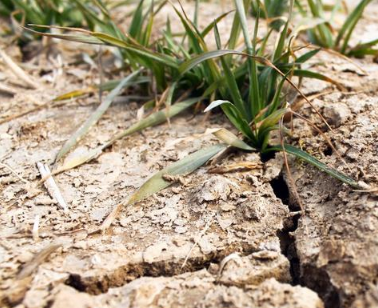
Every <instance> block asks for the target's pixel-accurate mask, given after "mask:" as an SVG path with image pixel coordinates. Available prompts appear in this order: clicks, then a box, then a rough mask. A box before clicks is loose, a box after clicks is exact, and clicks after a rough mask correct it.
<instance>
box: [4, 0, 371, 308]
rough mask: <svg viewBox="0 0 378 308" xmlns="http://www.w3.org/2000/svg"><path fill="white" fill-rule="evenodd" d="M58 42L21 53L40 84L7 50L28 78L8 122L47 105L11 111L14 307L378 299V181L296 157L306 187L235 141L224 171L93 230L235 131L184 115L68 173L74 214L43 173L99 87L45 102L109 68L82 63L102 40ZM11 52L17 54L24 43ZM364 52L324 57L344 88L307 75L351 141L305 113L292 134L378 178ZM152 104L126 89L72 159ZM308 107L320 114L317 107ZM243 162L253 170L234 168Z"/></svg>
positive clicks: (7, 157) (8, 208) (8, 284)
mask: <svg viewBox="0 0 378 308" xmlns="http://www.w3.org/2000/svg"><path fill="white" fill-rule="evenodd" d="M209 5H212V4H209ZM376 16H378V3H377V2H376V1H374V2H373V3H372V5H371V8H370V10H369V11H368V12H367V13H366V14H365V16H364V19H363V21H364V22H363V23H362V24H361V25H360V26H359V27H358V28H357V32H356V33H357V35H358V34H359V33H360V34H361V33H365V32H366V31H376V30H378V24H377V23H376ZM374 27H375V28H374ZM367 29H368V30H367ZM374 29H375V30H374ZM3 43H4V42H3ZM57 46H58V48H55V49H54V50H53V51H52V55H50V58H47V57H46V56H45V53H41V54H40V55H39V56H36V57H34V58H33V60H31V61H29V62H27V63H24V64H22V67H23V69H25V70H26V71H28V72H29V73H30V74H31V75H33V77H34V78H35V79H36V80H39V82H40V84H41V86H40V88H39V89H36V90H30V89H29V90H28V89H25V88H23V87H22V85H20V82H19V80H17V78H15V77H14V76H13V75H12V73H11V72H10V71H9V70H7V68H6V65H5V64H4V63H1V62H0V66H1V68H2V69H3V70H2V72H1V73H0V81H1V80H3V81H7V83H8V84H11V85H12V87H13V88H15V89H18V91H17V93H15V94H14V95H5V94H0V114H1V117H2V119H5V118H6V117H8V116H12V115H14V114H17V113H19V112H22V111H25V110H29V109H31V108H35V107H38V106H40V108H39V109H38V110H35V111H33V112H30V113H28V114H25V115H23V116H21V117H19V118H16V119H13V120H10V121H3V123H2V124H0V142H1V147H0V202H1V208H0V234H1V241H0V300H1V306H2V307H18V308H37V307H53V308H58V307H59V308H63V307H70V306H71V307H77V308H84V307H107V308H116V307H130V308H131V307H141V308H144V307H172V308H173V307H175V308H177V307H264V308H268V307H269V308H271V307H287V308H289V307H290V308H296V307H298V308H322V307H326V308H338V307H340V308H368V307H378V198H377V196H376V194H375V192H374V191H372V192H361V191H355V190H353V189H351V188H350V187H348V186H346V185H344V184H341V183H340V182H338V181H337V180H335V179H332V178H330V177H329V176H328V175H326V174H324V173H322V172H320V171H318V170H317V169H315V168H314V167H311V166H309V165H307V164H305V163H303V162H301V161H298V160H295V159H293V158H289V164H290V170H291V176H292V178H293V180H294V182H295V187H293V184H292V182H291V181H290V180H289V179H290V177H289V174H288V172H287V170H286V169H285V168H284V163H283V161H284V160H283V156H282V155H281V154H276V155H275V156H274V157H263V158H261V157H260V156H259V155H258V154H257V153H241V152H230V153H228V155H226V156H225V157H224V158H223V159H222V160H220V161H218V162H217V166H216V168H214V166H210V165H206V166H204V167H202V168H200V169H199V170H197V171H196V172H194V173H192V174H190V175H185V176H183V177H182V178H179V179H178V181H177V182H175V183H174V184H173V185H172V186H171V187H170V188H167V189H165V190H163V191H162V192H160V193H157V194H155V195H153V196H152V197H149V198H147V199H146V200H144V201H142V202H139V203H137V204H135V205H133V206H129V207H124V208H123V209H122V211H121V213H120V215H119V216H118V217H117V219H116V220H115V221H114V222H113V224H112V225H111V227H110V229H109V230H108V231H106V232H105V233H102V234H91V231H93V230H95V229H96V228H97V227H98V226H99V225H100V224H101V222H103V220H104V219H105V218H106V216H107V215H108V214H109V212H110V211H111V209H112V208H113V207H114V206H115V205H116V204H118V203H119V202H122V201H124V200H126V199H127V197H128V196H129V195H130V194H131V193H133V192H134V191H135V190H136V189H137V188H138V187H140V186H141V185H142V184H143V183H144V181H145V180H146V179H148V177H150V176H151V175H152V174H153V173H155V172H156V171H158V170H160V169H162V168H163V167H165V166H167V165H169V164H171V163H172V162H174V161H177V160H179V159H181V158H183V157H185V156H186V155H188V154H190V153H192V152H194V151H196V150H198V149H200V148H202V147H204V146H206V145H209V144H215V143H217V142H218V141H217V140H216V139H215V138H214V137H213V136H212V135H211V134H209V133H207V131H208V129H211V128H217V127H227V128H229V129H231V128H230V126H229V124H228V123H227V121H226V120H225V119H224V118H223V117H222V115H221V114H213V115H212V116H211V117H209V118H207V117H205V116H204V115H202V114H198V115H196V116H193V115H192V114H188V113H187V114H184V115H181V116H178V117H175V118H173V119H171V123H170V124H168V123H166V124H163V125H159V126H156V127H153V128H148V129H146V130H144V131H143V133H139V134H134V135H132V136H129V137H127V138H124V139H121V140H119V141H118V142H116V143H115V144H114V145H113V146H112V147H111V148H110V149H107V150H106V151H105V152H104V153H103V154H102V155H100V156H99V157H98V158H97V159H96V160H94V161H91V162H90V163H87V164H85V165H83V166H81V167H79V168H77V169H73V170H69V171H67V172H64V173H62V174H59V175H57V176H55V177H54V178H55V180H56V182H57V183H58V186H59V189H60V190H61V192H62V195H63V197H64V199H65V201H66V202H67V204H68V210H67V211H63V210H62V209H61V208H59V206H58V205H57V201H56V200H55V199H54V198H51V196H50V195H49V194H48V192H47V191H46V189H45V187H44V186H38V187H36V186H35V183H37V182H38V180H39V179H40V173H39V170H38V168H37V166H36V164H37V163H38V162H44V163H47V164H49V163H52V162H53V160H54V158H55V156H56V154H57V152H58V151H59V149H60V147H61V145H62V144H63V143H64V141H65V140H66V139H67V138H69V137H70V135H71V134H72V133H73V131H75V129H76V128H77V127H78V126H79V125H80V124H81V123H82V122H83V121H84V120H85V119H86V118H87V117H88V116H89V115H90V114H91V112H92V111H93V110H94V108H95V106H96V104H97V101H98V98H97V96H88V97H85V98H81V99H76V100H69V101H66V102H64V103H51V104H49V105H48V106H47V107H46V106H44V104H46V103H47V102H51V100H52V99H53V98H54V97H55V96H56V95H57V94H62V93H65V92H68V91H69V90H75V89H77V88H78V87H85V86H86V85H90V84H92V83H93V82H95V81H98V72H97V70H96V68H95V67H92V66H91V65H90V64H86V63H84V64H80V65H77V64H74V63H75V61H74V60H75V55H76V54H77V53H78V51H80V52H82V53H84V52H90V51H88V50H87V49H85V48H84V47H78V45H75V44H64V45H63V44H59V43H57ZM80 48H83V49H82V50H79V49H80ZM5 50H6V51H7V52H8V53H9V54H11V55H12V56H13V57H14V59H20V56H21V54H20V51H19V50H18V49H17V48H16V47H7V49H5ZM106 59H107V58H106V57H105V59H104V61H106ZM70 61H71V62H70ZM353 61H354V62H355V63H357V64H358V66H359V67H360V68H359V67H357V66H356V65H355V64H353V63H350V62H347V61H346V60H345V59H343V58H339V57H335V56H334V55H330V54H328V53H326V52H321V53H320V54H319V56H318V58H317V59H316V63H318V65H317V66H316V68H317V69H318V70H319V71H322V72H325V73H327V74H331V75H332V78H334V79H336V80H338V81H339V82H340V83H341V84H342V85H343V86H344V87H345V90H344V91H339V90H337V89H335V88H334V87H332V86H330V85H329V84H327V83H324V82H320V81H319V82H314V81H310V82H305V83H304V85H303V91H304V92H305V94H306V95H308V96H309V97H311V96H313V97H314V98H313V104H314V105H315V106H316V108H317V109H318V110H319V111H320V112H321V114H322V115H323V116H324V118H325V119H327V121H328V122H329V124H330V125H331V126H332V131H327V130H326V129H325V127H323V128H324V134H325V135H326V136H327V137H328V138H329V139H330V140H331V141H332V142H333V144H334V145H335V148H336V150H337V152H338V154H337V153H336V152H335V151H334V150H333V149H332V148H331V147H330V146H329V145H328V144H327V142H326V141H325V139H324V136H322V135H321V134H319V132H318V131H316V130H315V129H314V128H313V127H312V126H311V125H309V124H308V123H306V122H303V121H300V120H298V119H294V121H293V123H292V125H293V127H294V130H293V135H292V136H291V137H290V138H291V142H292V143H293V144H297V145H299V146H301V147H302V148H303V149H305V150H306V151H308V152H310V153H311V154H312V155H314V156H316V157H318V158H319V159H321V160H322V161H324V162H326V163H328V164H329V165H330V166H332V167H334V168H337V169H338V170H340V171H343V172H345V173H347V174H349V175H350V176H352V177H354V178H355V179H358V180H361V181H364V182H365V183H368V184H370V185H371V187H376V186H377V185H378V96H377V91H378V64H377V63H374V61H373V59H372V58H365V59H354V60H353ZM319 63H321V64H320V65H319ZM41 67H43V68H41ZM105 73H106V72H105ZM139 107H140V105H139V104H138V103H136V102H135V101H134V100H133V99H132V98H130V97H128V96H124V97H121V98H119V99H117V100H116V101H115V102H114V104H113V105H112V106H111V108H110V109H109V110H108V111H107V113H106V115H105V116H104V117H103V118H102V119H101V120H100V121H99V123H98V124H97V125H96V126H95V127H93V128H92V130H91V131H90V133H89V134H88V135H87V136H86V137H85V138H84V139H83V140H82V141H80V143H79V146H78V147H77V148H76V149H75V150H74V151H73V152H72V153H70V154H69V157H68V158H67V159H71V158H72V157H75V156H77V155H80V154H82V153H86V152H87V151H88V150H89V149H91V148H94V147H96V146H98V145H99V144H102V143H104V142H105V141H107V140H109V139H110V138H111V136H112V135H113V134H114V133H116V132H118V131H120V130H121V129H124V128H127V127H128V126H130V124H132V123H134V122H135V118H136V117H137V114H138V109H139ZM300 112H301V113H302V114H303V115H304V116H306V117H307V118H308V119H310V120H311V121H312V122H313V123H317V124H318V125H319V127H322V123H321V122H320V120H319V118H318V117H317V116H316V115H315V114H314V112H313V111H312V109H311V108H310V107H309V106H306V105H304V106H303V107H302V109H301V111H300ZM340 156H341V158H342V159H341V158H340ZM343 161H344V162H343ZM245 162H248V163H249V166H253V167H249V168H244V169H237V170H234V169H233V168H230V166H235V165H236V164H239V165H241V164H244V163H245ZM225 171H228V172H225ZM295 191H297V192H298V195H299V197H300V200H301V202H302V204H303V207H304V209H303V212H302V211H301V209H300V206H299V203H298V195H296V193H295ZM37 223H38V224H37ZM37 225H38V230H37V229H36V226H37ZM33 227H34V228H33Z"/></svg>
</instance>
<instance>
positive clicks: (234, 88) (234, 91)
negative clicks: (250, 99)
mask: <svg viewBox="0 0 378 308" xmlns="http://www.w3.org/2000/svg"><path fill="white" fill-rule="evenodd" d="M214 34H215V40H216V42H217V47H218V49H220V48H221V46H222V44H221V40H220V35H219V31H218V26H217V25H216V24H215V26H214ZM220 60H221V64H222V68H223V71H224V76H225V79H226V85H227V88H228V89H225V90H226V91H225V92H228V91H229V92H230V94H231V98H232V100H233V103H234V104H235V106H236V108H238V109H239V111H240V112H241V113H242V114H245V115H246V119H247V120H248V121H250V120H251V116H250V115H248V114H247V113H246V112H247V111H246V109H245V106H244V102H243V99H242V97H241V94H240V91H239V87H238V84H237V82H236V79H235V76H234V74H233V73H232V71H231V69H230V67H229V66H228V64H227V63H226V60H225V58H224V57H221V58H220Z"/></svg>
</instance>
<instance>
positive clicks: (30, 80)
mask: <svg viewBox="0 0 378 308" xmlns="http://www.w3.org/2000/svg"><path fill="white" fill-rule="evenodd" d="M0 56H1V57H2V58H3V60H4V63H5V64H6V65H7V66H8V67H9V68H10V69H11V70H12V72H13V73H14V74H15V75H16V76H17V77H18V78H20V79H21V80H22V81H23V82H25V84H26V85H27V86H28V88H30V89H38V87H39V85H38V84H37V83H36V82H35V81H34V80H33V78H32V77H31V76H30V75H29V74H28V73H26V72H25V71H24V70H23V69H22V68H21V67H19V66H18V65H17V64H16V63H15V62H14V61H13V60H12V58H11V57H9V56H8V55H7V54H6V53H5V51H3V50H0Z"/></svg>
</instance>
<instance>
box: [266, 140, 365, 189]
mask: <svg viewBox="0 0 378 308" xmlns="http://www.w3.org/2000/svg"><path fill="white" fill-rule="evenodd" d="M269 150H273V151H286V152H287V153H289V154H292V155H294V156H295V157H298V158H300V159H302V160H304V161H306V162H308V163H309V164H311V165H313V166H315V167H317V168H319V169H320V170H321V171H324V172H325V173H327V174H329V175H330V176H332V177H334V178H336V179H338V180H340V181H341V182H343V183H345V184H348V185H350V186H352V187H354V188H361V187H360V185H359V184H358V182H357V181H355V180H354V179H352V178H351V177H349V176H347V175H345V174H343V173H341V172H339V171H337V170H336V169H334V168H331V167H329V166H327V165H326V164H324V163H322V162H321V161H319V160H317V159H316V158H315V157H313V156H311V155H310V154H308V153H306V152H304V151H302V150H300V149H298V148H296V147H294V146H292V145H288V144H285V145H284V148H283V147H282V145H275V146H272V147H271V148H269Z"/></svg>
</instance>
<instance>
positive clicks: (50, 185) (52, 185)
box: [37, 162, 68, 212]
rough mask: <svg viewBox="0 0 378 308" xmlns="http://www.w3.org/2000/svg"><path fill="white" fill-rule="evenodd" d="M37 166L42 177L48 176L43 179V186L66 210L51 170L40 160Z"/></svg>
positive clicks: (66, 209)
mask: <svg viewBox="0 0 378 308" xmlns="http://www.w3.org/2000/svg"><path fill="white" fill-rule="evenodd" d="M37 167H38V169H39V172H40V173H41V176H42V178H45V177H48V178H47V180H46V181H45V187H46V189H47V191H48V193H49V194H50V196H51V197H53V198H54V199H55V200H56V201H57V202H58V205H59V206H60V207H61V208H62V209H63V210H64V211H65V212H67V211H68V206H67V203H66V201H65V200H64V198H63V196H62V193H61V192H60V189H59V187H58V185H57V184H56V182H55V180H54V178H53V177H52V176H49V175H51V171H50V169H49V167H48V166H47V165H44V164H42V163H40V162H38V163H37Z"/></svg>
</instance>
